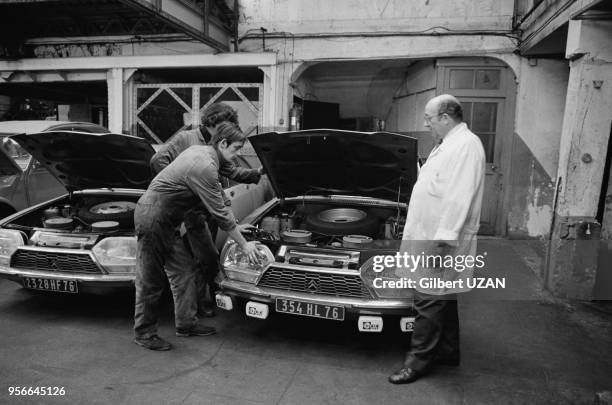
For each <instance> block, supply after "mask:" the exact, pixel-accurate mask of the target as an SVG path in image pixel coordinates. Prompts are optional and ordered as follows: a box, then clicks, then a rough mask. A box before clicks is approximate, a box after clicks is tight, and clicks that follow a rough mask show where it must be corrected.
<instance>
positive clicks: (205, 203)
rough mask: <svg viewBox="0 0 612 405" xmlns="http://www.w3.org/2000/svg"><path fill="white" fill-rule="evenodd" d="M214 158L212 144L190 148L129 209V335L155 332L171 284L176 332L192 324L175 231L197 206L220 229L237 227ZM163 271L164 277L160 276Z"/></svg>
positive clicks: (184, 258)
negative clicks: (132, 278) (132, 279)
mask: <svg viewBox="0 0 612 405" xmlns="http://www.w3.org/2000/svg"><path fill="white" fill-rule="evenodd" d="M219 167H220V162H219V157H218V155H217V151H216V150H215V149H214V148H213V147H212V146H192V147H190V148H189V149H187V150H186V151H185V152H183V153H182V154H181V155H180V157H179V158H178V159H176V160H174V161H173V162H172V163H170V164H169V165H168V166H167V167H166V168H165V169H164V170H162V171H161V172H160V173H159V174H158V175H157V176H156V177H155V178H154V179H153V181H152V182H151V184H150V185H149V188H148V189H147V191H146V192H145V193H144V194H143V196H142V197H141V198H140V199H139V200H138V204H137V205H136V209H135V211H134V223H135V225H136V236H137V241H138V243H137V251H136V283H135V284H136V302H135V311H134V333H135V335H136V337H139V338H144V339H146V338H149V337H151V336H153V335H156V334H157V318H158V311H159V303H160V298H161V296H162V292H163V289H164V286H165V280H164V278H165V277H166V276H167V277H168V280H169V281H170V289H171V290H172V295H173V297H174V311H175V324H176V328H177V329H190V328H191V327H193V326H194V325H195V324H196V322H197V317H196V312H197V294H196V287H195V281H194V277H195V273H196V271H195V266H194V261H193V258H192V257H191V255H190V254H189V252H188V251H187V249H186V246H185V244H184V242H183V240H182V238H181V237H180V234H179V232H178V228H179V225H180V224H181V222H182V221H183V218H184V215H185V212H186V211H188V210H190V209H192V208H193V207H195V206H198V205H201V206H202V207H203V208H202V209H203V211H204V212H205V213H206V214H207V215H211V216H212V217H213V218H214V219H215V220H216V221H217V223H218V224H219V227H220V228H221V229H223V230H224V231H231V230H233V229H234V228H235V227H236V219H235V218H234V214H233V213H232V210H231V208H230V207H228V206H227V205H226V204H225V201H224V198H223V193H222V191H223V190H222V188H221V184H220V183H219ZM164 271H165V274H164Z"/></svg>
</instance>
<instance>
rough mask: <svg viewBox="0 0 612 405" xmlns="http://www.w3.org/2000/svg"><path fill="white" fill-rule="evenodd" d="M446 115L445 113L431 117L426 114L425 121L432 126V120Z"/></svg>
mask: <svg viewBox="0 0 612 405" xmlns="http://www.w3.org/2000/svg"><path fill="white" fill-rule="evenodd" d="M444 114H445V113H439V114H436V115H431V116H430V115H427V114H425V121H427V122H429V123H430V124H431V120H432V119H433V118H434V117H439V116H440V115H444Z"/></svg>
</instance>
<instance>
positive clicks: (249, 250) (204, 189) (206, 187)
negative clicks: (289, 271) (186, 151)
mask: <svg viewBox="0 0 612 405" xmlns="http://www.w3.org/2000/svg"><path fill="white" fill-rule="evenodd" d="M217 176H218V174H217V172H216V168H215V167H214V166H213V165H212V164H209V165H208V166H207V167H205V168H200V169H199V170H198V169H195V170H194V169H192V171H190V173H189V174H188V175H187V176H186V181H187V184H188V186H189V187H190V188H191V190H192V191H193V192H194V193H195V194H196V195H197V196H198V197H199V198H200V200H201V201H202V203H203V204H204V206H205V207H206V209H207V210H208V212H209V213H210V214H211V215H212V216H213V217H214V218H215V220H216V221H217V223H218V224H219V228H221V229H222V230H224V231H226V232H227V233H228V234H229V236H230V237H231V238H232V239H234V240H235V241H236V242H238V244H239V245H240V247H241V248H242V249H243V250H244V251H245V253H246V255H247V257H248V258H249V261H250V262H251V263H259V258H258V256H257V249H256V247H255V242H247V241H246V239H244V237H243V236H242V235H241V233H240V228H238V227H237V226H236V218H235V217H234V213H233V212H232V210H231V208H230V207H228V206H227V205H225V202H224V200H223V195H222V188H221V185H220V184H219V182H218V181H217Z"/></svg>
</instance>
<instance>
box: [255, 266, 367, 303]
mask: <svg viewBox="0 0 612 405" xmlns="http://www.w3.org/2000/svg"><path fill="white" fill-rule="evenodd" d="M257 285H258V286H259V287H270V288H277V289H280V290H289V291H298V292H304V293H310V294H322V295H331V296H335V297H350V298H367V299H371V298H372V295H371V294H370V292H369V291H368V289H367V288H366V287H365V286H364V285H363V283H362V282H361V278H359V275H358V274H355V275H352V274H335V273H318V272H310V271H304V270H297V269H284V268H280V267H269V268H268V269H267V270H266V272H265V273H264V275H263V276H262V277H261V280H259V283H258V284H257Z"/></svg>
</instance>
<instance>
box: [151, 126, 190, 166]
mask: <svg viewBox="0 0 612 405" xmlns="http://www.w3.org/2000/svg"><path fill="white" fill-rule="evenodd" d="M191 138H193V136H192V135H191V134H190V133H189V131H181V132H179V133H177V134H175V135H174V136H173V137H171V138H170V139H168V141H166V143H164V144H162V145H161V147H160V148H159V150H158V151H157V152H155V154H154V155H153V157H152V158H151V162H150V163H149V165H150V167H151V170H152V171H153V173H154V174H157V173H159V172H161V171H162V169H163V168H164V167H166V166H168V165H169V164H170V163H172V161H173V160H174V159H176V157H177V156H178V155H180V154H181V152H183V151H184V150H185V149H187V148H189V147H190V146H193V145H195V144H196V143H194V141H193V140H192V139H191Z"/></svg>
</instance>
